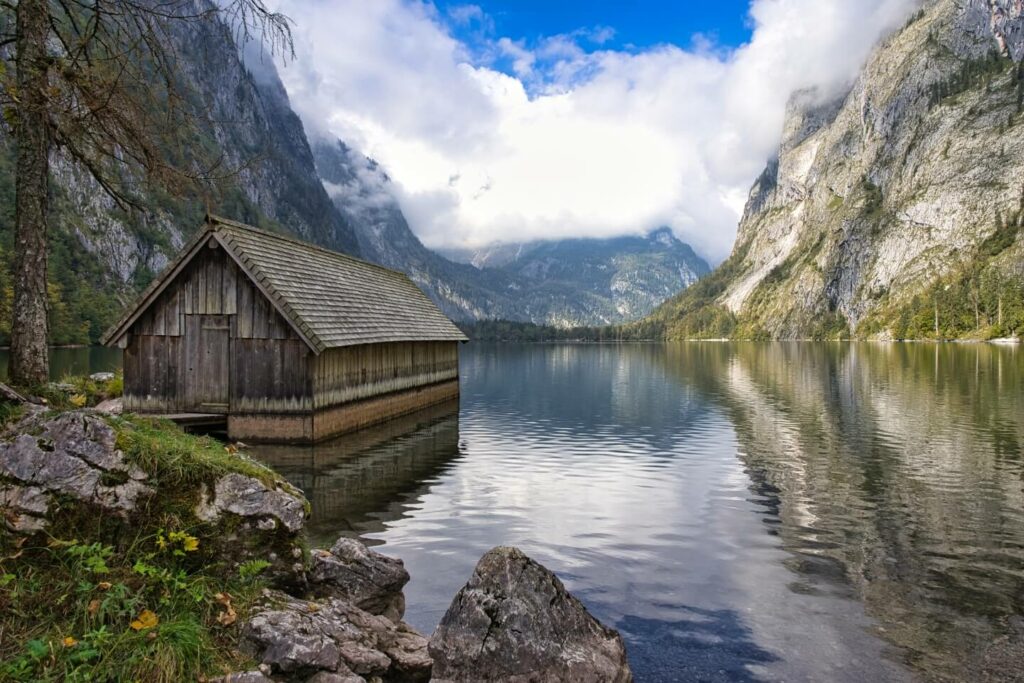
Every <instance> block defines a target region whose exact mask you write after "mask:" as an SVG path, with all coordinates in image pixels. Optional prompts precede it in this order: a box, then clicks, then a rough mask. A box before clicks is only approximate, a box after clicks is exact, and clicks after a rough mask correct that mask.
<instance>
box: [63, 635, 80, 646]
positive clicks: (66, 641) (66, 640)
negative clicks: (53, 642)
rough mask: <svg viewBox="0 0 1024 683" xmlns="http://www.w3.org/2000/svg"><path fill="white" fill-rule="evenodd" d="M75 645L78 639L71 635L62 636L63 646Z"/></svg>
mask: <svg viewBox="0 0 1024 683" xmlns="http://www.w3.org/2000/svg"><path fill="white" fill-rule="evenodd" d="M75 645H78V641H77V640H75V639H74V638H72V637H71V636H67V637H65V638H64V647H74V646H75Z"/></svg>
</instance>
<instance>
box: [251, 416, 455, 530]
mask: <svg viewBox="0 0 1024 683" xmlns="http://www.w3.org/2000/svg"><path fill="white" fill-rule="evenodd" d="M253 455H254V456H255V457H256V458H258V459H259V460H261V461H263V462H265V463H267V464H268V465H270V466H272V467H273V468H274V469H276V470H277V471H278V472H280V473H281V474H282V475H283V476H284V477H285V478H287V479H288V480H289V481H290V482H292V483H293V484H295V485H296V486H298V487H299V488H301V489H302V491H303V492H304V493H305V494H306V497H307V498H309V500H310V502H311V503H312V508H313V511H312V519H311V520H310V522H309V525H308V529H309V532H310V535H311V540H313V541H314V542H315V543H318V544H320V545H323V544H330V543H332V542H333V541H334V540H335V539H336V538H337V537H338V536H339V535H351V536H364V535H366V534H371V533H376V532H379V531H382V530H383V529H384V527H385V524H386V523H387V522H389V521H393V520H396V519H400V518H402V517H404V516H405V515H406V510H407V509H408V507H409V505H410V504H412V503H414V502H415V501H416V500H417V499H418V498H419V497H420V496H421V495H422V494H423V493H424V492H425V491H426V490H428V489H429V488H430V485H431V483H432V482H433V481H435V480H436V479H437V478H438V477H439V476H440V475H441V474H442V473H444V472H445V471H446V470H447V469H448V468H450V467H451V466H452V465H453V464H454V462H455V461H456V460H457V459H458V457H459V402H458V401H451V402H448V403H445V404H442V405H439V406H434V407H432V408H428V409H426V410H423V411H420V412H417V413H414V414H412V415H408V416H405V417H402V418H398V419H396V420H392V421H390V422H388V423H385V424H383V425H380V426H378V427H372V428H369V429H364V430H361V431H359V432H356V433H354V434H349V435H346V436H343V437H341V438H338V439H334V440H331V441H328V442H325V443H320V444H316V445H314V446H270V445H263V446H259V447H258V448H255V449H254V451H253ZM364 540H365V539H364ZM370 542H371V543H372V541H370Z"/></svg>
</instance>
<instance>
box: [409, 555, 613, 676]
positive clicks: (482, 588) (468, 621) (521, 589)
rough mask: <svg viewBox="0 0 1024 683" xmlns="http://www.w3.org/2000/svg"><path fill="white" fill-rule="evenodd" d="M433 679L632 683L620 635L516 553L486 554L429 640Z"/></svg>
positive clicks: (551, 576) (552, 577) (555, 580)
mask: <svg viewBox="0 0 1024 683" xmlns="http://www.w3.org/2000/svg"><path fill="white" fill-rule="evenodd" d="M429 651H430V655H431V657H432V658H433V660H434V680H435V681H451V682H452V683H463V682H465V683H469V682H470V681H474V682H476V681H500V682H501V683H526V682H527V681H529V682H530V683H547V682H551V683H555V682H558V683H565V682H573V681H578V682H579V683H584V682H586V683H599V682H602V681H607V682H615V683H627V682H628V681H632V678H633V677H632V674H631V672H630V670H629V665H628V664H627V662H626V648H625V645H624V644H623V642H622V638H621V637H620V636H619V634H618V633H617V632H616V631H614V630H612V629H610V628H607V627H605V626H603V625H602V624H601V623H600V622H599V621H597V619H595V618H594V617H592V616H591V615H590V613H588V612H587V610H586V608H585V607H584V606H583V604H582V603H581V602H580V601H579V600H577V599H576V598H575V597H573V596H572V595H571V594H570V593H569V592H568V591H567V590H566V589H565V586H564V585H562V582H561V581H560V580H559V579H558V577H557V576H555V575H554V574H553V573H551V572H550V571H548V570H547V569H545V568H544V567H543V566H541V565H540V564H538V563H537V562H534V561H533V560H531V559H530V558H529V557H527V556H526V555H525V554H524V553H523V552H522V551H520V550H518V549H516V548H508V547H499V548H495V549H493V550H491V551H490V552H488V553H487V554H486V555H484V556H483V557H482V558H481V559H480V562H479V563H478V564H477V566H476V569H475V570H474V571H473V576H472V577H471V578H470V579H469V582H468V583H467V584H466V585H465V586H464V587H463V588H462V590H460V591H459V593H458V594H457V595H456V596H455V599H454V600H453V601H452V604H451V606H450V607H449V608H448V612H447V613H446V614H445V615H444V618H443V619H442V620H441V624H440V625H439V626H438V627H437V630H436V631H434V635H433V636H432V637H431V639H430V650H429Z"/></svg>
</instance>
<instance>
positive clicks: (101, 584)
mask: <svg viewBox="0 0 1024 683" xmlns="http://www.w3.org/2000/svg"><path fill="white" fill-rule="evenodd" d="M110 585H111V584H110V582H109V581H100V582H99V583H97V584H96V587H97V588H99V589H100V590H101V591H108V590H110Z"/></svg>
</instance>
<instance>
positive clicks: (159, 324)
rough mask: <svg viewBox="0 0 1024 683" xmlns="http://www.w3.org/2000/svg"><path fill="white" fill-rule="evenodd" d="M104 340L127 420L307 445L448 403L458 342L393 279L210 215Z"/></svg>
mask: <svg viewBox="0 0 1024 683" xmlns="http://www.w3.org/2000/svg"><path fill="white" fill-rule="evenodd" d="M102 341H103V343H104V344H106V345H108V346H118V347H120V348H121V349H123V350H124V410H125V411H126V412H135V413H143V414H146V413H148V414H161V415H178V416H182V418H183V419H189V418H191V419H192V420H193V421H196V422H201V421H216V420H219V421H221V422H224V423H226V427H227V432H228V436H229V437H230V438H232V439H240V440H252V441H277V442H299V443H309V442H315V441H320V440H322V439H325V438H328V437H330V436H334V435H336V434H341V433H343V432H348V431H352V430H354V429H358V428H360V427H364V426H367V425H370V424H374V423H378V422H382V421H384V420H387V419H389V418H391V417H394V416H397V415H401V414H405V413H409V412H412V411H415V410H418V409H420V408H422V407H425V406H429V405H433V404H436V403H441V402H443V401H448V400H450V399H452V398H455V397H457V396H458V393H459V357H458V346H459V343H460V342H464V341H466V337H465V335H463V334H462V332H461V331H460V330H459V329H458V328H457V327H456V326H455V325H454V324H453V323H452V322H451V321H450V320H448V318H446V317H445V316H444V314H443V313H442V312H441V311H440V310H439V309H438V308H437V306H435V305H434V303H433V302H432V301H430V299H428V298H427V296H426V295H425V294H424V293H423V292H422V291H421V290H420V289H419V288H418V287H417V286H416V285H415V284H413V282H412V281H411V280H410V279H409V278H408V277H406V276H405V275H404V274H402V273H399V272H395V271H392V270H388V269H386V268H382V267H380V266H377V265H374V264H371V263H367V262H365V261H360V260H359V259H355V258H352V257H349V256H345V255H343V254H338V253H335V252H332V251H329V250H327V249H322V248H320V247H316V246H313V245H310V244H306V243H304V242H301V241H298V240H296V239H292V238H289V237H284V236H282V235H278V234H274V233H270V232H266V231H263V230H260V229H257V228H253V227H251V226H248V225H243V224H241V223H236V222H234V221H229V220H225V219H222V218H217V217H214V216H209V217H207V221H206V224H205V226H204V227H203V229H202V230H201V231H200V232H199V234H198V235H196V237H194V238H193V239H192V240H191V241H190V242H189V243H188V244H187V245H186V246H185V247H184V249H183V250H182V251H181V253H180V254H179V255H178V256H177V257H176V258H175V260H174V261H173V262H172V263H171V264H170V265H169V266H168V267H167V268H166V269H165V270H164V272H163V273H162V274H161V275H160V276H159V277H157V279H156V280H155V281H154V282H153V283H152V284H151V285H150V286H149V287H148V288H147V289H146V291H144V292H143V293H142V295H141V296H140V297H139V299H138V301H137V302H136V303H135V305H134V306H132V307H131V308H130V309H129V310H128V312H127V313H126V314H125V315H124V317H123V318H122V319H121V320H120V321H118V322H117V323H116V324H115V325H114V326H113V327H112V328H111V329H110V330H109V331H108V332H107V333H106V334H105V335H104V337H103V339H102Z"/></svg>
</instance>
